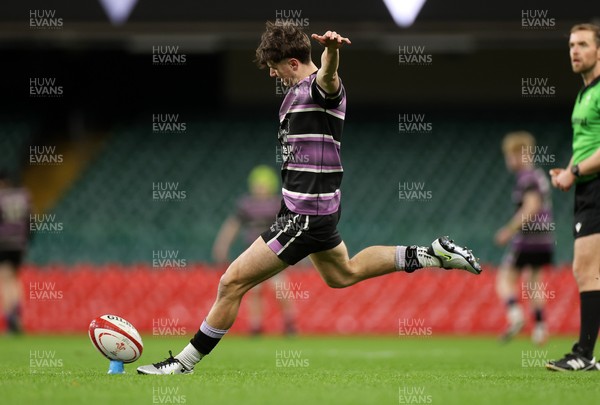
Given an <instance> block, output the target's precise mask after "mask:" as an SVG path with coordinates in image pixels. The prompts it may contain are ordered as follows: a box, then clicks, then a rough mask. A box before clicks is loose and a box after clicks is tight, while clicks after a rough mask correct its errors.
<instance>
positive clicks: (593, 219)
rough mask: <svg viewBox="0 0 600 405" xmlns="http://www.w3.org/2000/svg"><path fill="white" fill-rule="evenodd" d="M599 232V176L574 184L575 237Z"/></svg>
mask: <svg viewBox="0 0 600 405" xmlns="http://www.w3.org/2000/svg"><path fill="white" fill-rule="evenodd" d="M594 233H600V176H598V177H596V178H595V179H593V180H590V181H586V182H585V183H580V184H577V185H576V186H575V220H574V221H573V236H574V237H575V239H577V238H579V237H582V236H587V235H592V234H594Z"/></svg>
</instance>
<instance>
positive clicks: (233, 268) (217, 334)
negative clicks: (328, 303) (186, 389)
mask: <svg viewBox="0 0 600 405" xmlns="http://www.w3.org/2000/svg"><path fill="white" fill-rule="evenodd" d="M286 267H287V264H286V263H284V262H283V261H282V260H280V259H279V258H278V257H277V256H276V255H275V253H273V251H272V250H271V249H269V247H268V246H267V244H266V243H265V242H264V241H263V240H262V238H258V239H257V240H256V241H255V242H254V243H253V244H252V245H251V246H250V247H249V248H248V249H247V250H246V251H245V252H244V253H242V254H241V255H240V256H239V257H238V258H237V259H236V260H235V261H234V262H233V263H231V265H230V266H229V268H228V269H227V271H226V272H225V273H224V274H223V276H222V277H221V280H220V282H219V288H218V291H217V299H216V301H215V303H214V304H213V306H212V308H211V310H210V312H209V313H208V316H207V317H206V319H205V320H204V322H202V325H201V326H200V330H199V331H198V333H196V335H195V336H194V337H193V338H192V340H191V341H190V343H189V344H188V345H187V346H186V347H185V348H184V349H183V350H182V351H181V353H179V354H178V355H177V356H175V357H173V355H171V353H170V352H169V354H170V356H169V357H168V358H167V359H165V360H164V361H161V362H158V363H154V364H150V365H146V366H141V367H138V369H137V371H138V373H140V374H189V373H192V372H193V370H194V366H195V365H196V363H198V362H199V361H200V359H201V358H202V357H204V356H205V355H207V354H208V353H210V352H211V350H212V349H213V348H214V347H215V346H216V345H217V343H219V341H220V340H221V338H222V337H223V336H224V335H225V333H227V330H228V329H229V328H230V327H231V326H232V325H233V322H234V321H235V318H236V317H237V313H238V310H239V307H240V303H241V300H242V297H243V296H244V294H245V293H246V292H247V291H248V290H250V289H251V288H252V287H254V286H255V285H257V284H259V283H261V282H263V281H264V280H266V279H268V278H270V277H272V276H273V275H275V274H277V273H279V272H280V271H281V270H283V269H285V268H286Z"/></svg>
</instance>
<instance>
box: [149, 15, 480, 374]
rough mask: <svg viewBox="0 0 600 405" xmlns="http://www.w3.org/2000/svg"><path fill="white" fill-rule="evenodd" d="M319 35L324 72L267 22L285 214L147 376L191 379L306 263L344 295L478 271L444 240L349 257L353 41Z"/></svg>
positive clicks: (264, 52) (261, 58)
mask: <svg viewBox="0 0 600 405" xmlns="http://www.w3.org/2000/svg"><path fill="white" fill-rule="evenodd" d="M312 38H313V39H314V40H315V41H317V42H318V43H319V44H321V45H322V46H324V47H325V50H324V51H323V54H322V55H321V68H320V69H319V68H317V66H316V65H315V64H314V63H313V62H312V60H311V43H310V39H309V38H308V36H307V35H306V34H304V32H303V31H302V30H301V28H299V27H297V26H294V25H292V24H274V23H271V22H267V26H266V31H265V32H264V34H263V35H262V38H261V43H260V45H259V47H258V49H257V50H256V62H257V64H258V65H259V67H261V68H267V67H268V68H269V74H270V76H271V77H276V78H279V79H280V80H281V81H282V82H283V84H284V85H285V86H287V87H288V90H289V91H288V92H287V94H286V96H285V98H284V100H283V103H282V105H281V108H280V110H279V132H278V138H279V142H280V143H281V146H282V147H281V150H282V155H283V165H282V168H281V177H282V195H283V199H282V202H281V210H280V211H279V214H278V215H277V218H276V220H275V222H274V223H273V225H272V226H271V227H270V229H267V230H266V231H265V232H264V233H262V235H261V236H260V237H259V238H257V239H256V240H255V241H254V243H253V244H252V245H251V246H250V247H249V248H248V249H247V250H246V251H245V252H244V253H242V254H241V255H240V256H239V257H238V258H237V259H236V260H235V261H234V262H233V263H231V265H230V266H229V267H228V269H227V270H226V271H225V273H224V274H223V276H222V277H221V280H220V282H219V287H218V291H217V298H216V301H215V303H214V304H213V306H212V308H211V309H210V311H209V313H208V315H207V316H206V318H205V319H204V321H203V322H202V325H201V326H200V329H199V330H198V332H197V333H196V334H195V336H194V337H193V338H192V339H191V341H190V343H189V344H188V345H187V346H186V347H185V348H184V349H183V350H182V351H181V352H180V353H179V354H177V355H176V356H174V357H173V355H172V354H171V353H169V354H170V357H169V358H167V359H166V360H164V361H161V362H158V363H154V364H150V365H146V366H141V367H138V369H137V370H138V372H139V373H141V374H187V373H191V372H193V370H194V367H195V365H196V364H197V363H198V362H199V361H200V359H202V358H203V357H204V356H206V355H207V354H209V353H210V352H211V351H212V350H213V349H214V347H215V346H216V345H217V344H218V343H219V341H220V340H221V338H222V337H223V336H224V335H225V334H226V333H227V331H228V330H229V328H231V326H232V325H233V322H234V321H235V318H236V316H237V313H238V309H239V307H240V303H241V300H242V297H243V296H244V294H245V293H246V292H247V291H248V290H250V289H251V288H252V287H254V286H255V285H257V284H259V283H261V282H263V281H265V280H267V279H269V278H270V277H273V276H274V275H275V274H277V273H279V272H280V271H282V270H283V269H285V268H286V267H288V266H290V265H293V264H295V263H297V262H298V261H300V260H301V259H303V258H304V257H306V256H308V257H309V258H310V260H311V261H312V263H313V265H314V266H315V268H316V269H317V270H318V271H319V273H320V274H321V277H322V278H323V280H325V282H326V283H327V285H329V286H330V287H333V288H345V287H349V286H351V285H354V284H356V283H358V282H360V281H362V280H366V279H368V278H371V277H377V276H381V275H384V274H388V273H392V272H395V271H404V272H407V273H412V272H413V271H415V270H417V269H421V268H425V267H441V268H444V269H462V270H466V271H468V272H471V273H474V274H479V273H480V272H481V267H480V265H479V263H478V262H477V260H476V259H475V258H474V256H473V254H472V252H471V251H468V250H467V249H466V248H462V247H459V246H457V245H455V244H454V242H453V241H451V240H450V239H448V238H447V237H441V238H438V239H436V240H435V241H433V243H432V244H431V246H428V247H421V246H371V247H368V248H366V249H364V250H362V251H361V252H359V253H358V254H357V255H356V256H354V257H352V258H350V257H349V256H348V251H347V249H346V245H345V244H344V242H343V241H342V238H341V237H340V234H339V233H338V231H337V223H338V221H339V219H340V198H341V194H340V185H341V182H342V174H343V169H342V162H341V158H340V146H341V140H342V129H343V125H344V118H345V114H346V91H345V89H344V86H343V85H342V82H341V80H340V78H339V76H338V72H337V70H338V64H339V49H340V48H341V47H342V46H344V45H350V40H349V39H348V38H344V37H343V36H341V35H339V34H338V33H336V32H335V31H327V32H326V33H325V34H323V35H317V34H313V35H312Z"/></svg>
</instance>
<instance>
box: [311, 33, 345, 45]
mask: <svg viewBox="0 0 600 405" xmlns="http://www.w3.org/2000/svg"><path fill="white" fill-rule="evenodd" d="M311 38H312V39H314V40H315V41H317V42H318V43H320V44H321V45H323V46H324V47H326V48H334V49H339V48H341V47H342V45H343V44H348V45H350V44H351V43H352V42H350V40H349V39H348V38H346V37H343V36H341V35H340V34H338V33H337V32H335V31H327V32H326V33H325V34H323V35H319V34H312V35H311Z"/></svg>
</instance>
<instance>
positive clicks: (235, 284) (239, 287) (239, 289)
mask: <svg viewBox="0 0 600 405" xmlns="http://www.w3.org/2000/svg"><path fill="white" fill-rule="evenodd" d="M235 274H236V273H235V272H230V271H229V270H228V271H226V272H225V274H223V275H222V276H221V279H220V280H219V297H220V298H225V297H238V296H242V295H244V293H245V290H244V288H243V283H242V281H241V280H240V278H239V277H238V276H236V275H235Z"/></svg>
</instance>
